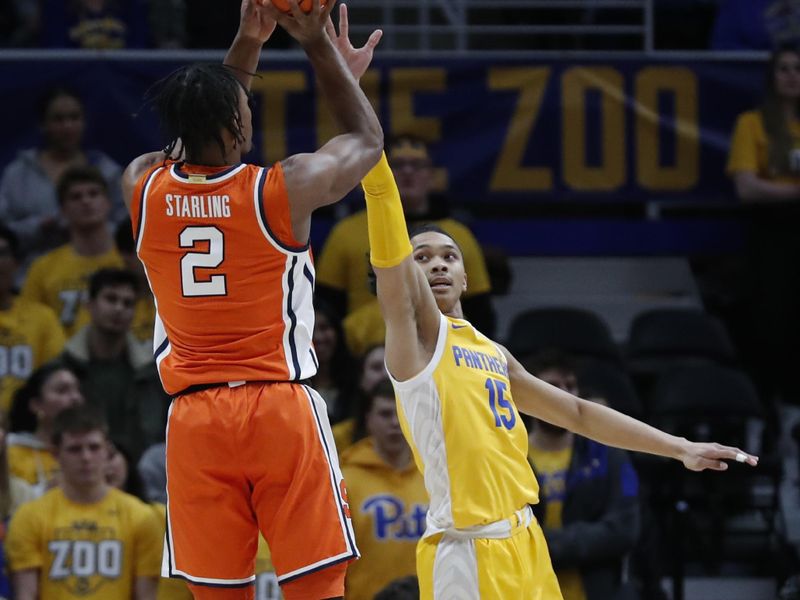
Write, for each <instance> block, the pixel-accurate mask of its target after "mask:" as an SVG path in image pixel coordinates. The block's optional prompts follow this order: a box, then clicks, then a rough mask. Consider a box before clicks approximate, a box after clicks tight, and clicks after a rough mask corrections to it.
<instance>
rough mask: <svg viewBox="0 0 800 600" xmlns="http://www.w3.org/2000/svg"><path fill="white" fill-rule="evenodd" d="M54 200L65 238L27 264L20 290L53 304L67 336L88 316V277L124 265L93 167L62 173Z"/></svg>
mask: <svg viewBox="0 0 800 600" xmlns="http://www.w3.org/2000/svg"><path fill="white" fill-rule="evenodd" d="M58 200H59V203H60V204H61V211H62V213H63V215H64V217H65V218H66V221H67V225H68V227H69V242H68V243H67V244H65V245H63V246H61V247H60V248H57V249H55V250H52V251H50V252H48V253H47V254H45V255H44V256H41V257H39V258H38V259H36V260H35V261H34V263H33V264H32V265H31V269H30V271H29V273H28V277H27V280H26V281H25V285H24V287H23V288H22V295H23V296H24V297H26V298H28V299H29V300H34V301H36V302H40V303H42V304H45V305H47V306H49V307H50V308H52V309H53V310H54V311H55V313H56V315H57V316H58V317H59V320H60V321H61V325H62V326H63V327H64V331H65V332H66V334H67V336H71V335H73V334H74V333H75V332H77V331H78V330H79V329H81V328H82V327H83V326H84V325H86V323H87V322H88V321H89V314H88V313H87V311H86V309H85V307H84V306H83V304H84V296H85V293H86V282H87V280H88V279H89V276H90V275H91V274H92V273H94V272H95V271H97V270H98V269H102V268H103V267H122V266H123V264H122V259H121V258H120V256H119V254H117V251H116V249H115V248H114V238H113V237H112V235H111V231H110V230H109V227H108V211H109V210H110V209H111V204H110V202H109V198H108V185H107V184H106V180H105V179H104V178H103V176H102V174H101V173H100V171H98V170H97V169H95V168H93V167H75V168H73V169H70V170H69V171H67V172H66V173H64V175H63V176H62V177H61V179H60V180H59V183H58Z"/></svg>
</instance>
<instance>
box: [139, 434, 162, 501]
mask: <svg viewBox="0 0 800 600" xmlns="http://www.w3.org/2000/svg"><path fill="white" fill-rule="evenodd" d="M136 470H137V471H138V472H139V478H140V479H141V481H142V488H143V495H144V499H145V500H147V501H148V502H158V503H159V504H166V503H167V444H166V443H164V442H159V443H158V444H153V445H152V446H150V447H149V448H148V449H147V450H145V451H144V452H143V453H142V457H141V458H140V459H139V464H137V465H136Z"/></svg>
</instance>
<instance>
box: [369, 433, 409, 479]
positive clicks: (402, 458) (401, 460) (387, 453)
mask: <svg viewBox="0 0 800 600" xmlns="http://www.w3.org/2000/svg"><path fill="white" fill-rule="evenodd" d="M373 447H374V448H375V452H377V453H378V456H380V457H381V460H383V462H385V463H386V464H387V465H389V466H390V467H392V468H393V469H394V470H395V471H401V470H403V469H405V468H406V467H407V466H408V463H409V462H410V461H411V449H410V448H409V447H408V446H404V447H403V448H400V449H398V450H389V449H388V448H384V447H382V446H381V445H380V444H379V443H378V440H375V439H373Z"/></svg>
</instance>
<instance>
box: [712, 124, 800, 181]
mask: <svg viewBox="0 0 800 600" xmlns="http://www.w3.org/2000/svg"><path fill="white" fill-rule="evenodd" d="M789 132H790V133H791V136H792V139H793V142H794V143H793V146H794V149H793V150H792V157H791V158H790V164H791V165H792V166H793V171H794V173H793V174H792V175H783V176H777V175H776V174H775V173H772V172H771V169H770V166H769V138H768V137H767V132H766V130H765V129H764V119H763V118H762V117H761V111H758V110H750V111H747V112H743V113H742V114H741V115H739V117H738V119H737V120H736V127H735V128H734V130H733V138H732V139H731V146H730V152H729V154H728V165H727V167H726V169H725V170H726V172H727V173H728V175H733V174H735V173H742V172H745V173H755V174H756V175H758V176H759V177H761V178H763V179H769V180H772V181H776V182H783V183H794V184H798V183H800V121H797V120H794V121H792V122H791V123H790V124H789Z"/></svg>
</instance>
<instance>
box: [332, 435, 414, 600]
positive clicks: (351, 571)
mask: <svg viewBox="0 0 800 600" xmlns="http://www.w3.org/2000/svg"><path fill="white" fill-rule="evenodd" d="M340 462H341V467H342V474H343V475H344V479H345V481H346V482H347V498H348V504H349V506H350V513H351V515H352V518H353V529H354V530H355V532H356V544H357V545H358V547H359V549H360V550H361V558H360V559H359V560H357V561H355V562H354V563H352V564H350V565H348V567H347V578H346V579H345V597H346V598H347V600H372V598H373V597H374V596H375V594H377V593H378V592H379V591H380V590H382V589H383V588H384V587H385V586H387V585H388V584H389V583H390V582H392V581H394V580H395V579H399V578H400V577H405V576H407V575H414V574H416V554H417V553H416V544H417V541H419V538H420V537H422V534H423V533H424V532H425V514H426V513H427V511H428V494H427V492H426V491H425V482H424V481H423V479H422V476H421V475H420V473H419V471H418V470H417V468H416V467H415V466H414V464H413V463H412V462H410V461H409V464H408V466H407V467H406V468H405V469H399V470H398V469H394V468H393V467H391V466H389V465H387V464H386V462H384V460H383V459H382V458H381V457H380V456H379V455H378V453H377V452H376V451H375V447H374V442H373V440H372V438H369V437H368V438H364V439H363V440H360V441H358V442H356V443H355V444H354V445H352V446H351V447H350V448H348V449H347V450H346V451H344V452H343V453H342V459H341V461H340Z"/></svg>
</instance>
